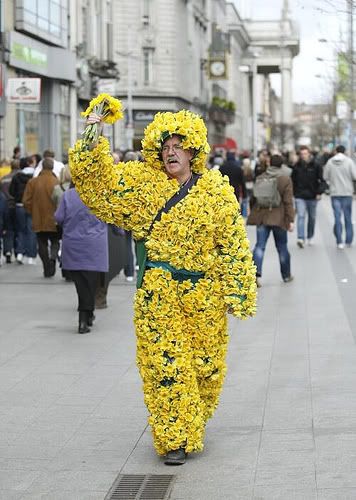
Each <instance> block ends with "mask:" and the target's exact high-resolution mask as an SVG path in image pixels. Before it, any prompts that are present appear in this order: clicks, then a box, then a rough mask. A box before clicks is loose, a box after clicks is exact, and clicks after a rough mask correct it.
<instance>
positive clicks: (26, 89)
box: [6, 78, 41, 104]
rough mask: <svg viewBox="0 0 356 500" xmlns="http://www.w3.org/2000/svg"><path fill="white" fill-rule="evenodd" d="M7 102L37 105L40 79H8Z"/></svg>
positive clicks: (39, 94) (39, 98) (39, 99)
mask: <svg viewBox="0 0 356 500" xmlns="http://www.w3.org/2000/svg"><path fill="white" fill-rule="evenodd" d="M6 96H7V100H8V102H22V103H24V102H26V103H31V104H32V103H38V102H40V101H41V78H9V79H8V81H7V87H6Z"/></svg>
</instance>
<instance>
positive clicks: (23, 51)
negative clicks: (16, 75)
mask: <svg viewBox="0 0 356 500" xmlns="http://www.w3.org/2000/svg"><path fill="white" fill-rule="evenodd" d="M11 52H12V55H13V57H14V58H15V59H18V60H20V61H24V62H26V63H28V64H33V65H34V66H40V67H41V68H46V67H47V54H45V53H44V52H40V51H39V50H36V49H33V48H32V47H26V46H25V45H22V44H21V43H18V42H13V44H12V47H11Z"/></svg>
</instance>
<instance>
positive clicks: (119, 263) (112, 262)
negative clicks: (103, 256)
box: [95, 224, 127, 309]
mask: <svg viewBox="0 0 356 500" xmlns="http://www.w3.org/2000/svg"><path fill="white" fill-rule="evenodd" d="M107 227H108V228H107V229H108V247H109V271H108V272H107V273H98V281H97V286H96V292H95V308H96V309H106V308H107V307H108V304H107V294H108V288H109V284H110V282H111V280H112V279H113V278H115V276H117V275H118V274H120V272H121V271H122V269H124V268H125V265H126V262H127V256H126V251H127V243H126V237H125V231H124V230H123V229H121V228H119V227H116V226H114V225H113V224H108V225H107Z"/></svg>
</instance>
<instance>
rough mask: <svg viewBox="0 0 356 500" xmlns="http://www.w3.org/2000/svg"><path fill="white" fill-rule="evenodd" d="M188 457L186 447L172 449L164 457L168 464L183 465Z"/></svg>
mask: <svg viewBox="0 0 356 500" xmlns="http://www.w3.org/2000/svg"><path fill="white" fill-rule="evenodd" d="M186 458H187V453H186V451H185V449H184V448H179V449H178V450H171V451H169V452H168V453H167V455H166V456H165V459H164V463H165V464H166V465H183V464H185V460H186Z"/></svg>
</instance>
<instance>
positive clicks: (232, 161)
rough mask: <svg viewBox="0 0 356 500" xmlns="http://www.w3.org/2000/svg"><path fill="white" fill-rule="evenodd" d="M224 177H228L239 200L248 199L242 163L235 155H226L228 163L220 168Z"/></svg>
mask: <svg viewBox="0 0 356 500" xmlns="http://www.w3.org/2000/svg"><path fill="white" fill-rule="evenodd" d="M220 172H221V174H222V175H227V176H228V178H229V181H230V184H231V186H232V187H233V188H234V191H235V196H236V198H237V200H240V198H245V197H246V186H245V180H244V176H243V171H242V168H241V166H240V162H239V161H237V160H236V158H235V155H234V153H227V154H226V161H225V163H224V164H223V165H222V166H221V167H220Z"/></svg>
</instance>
